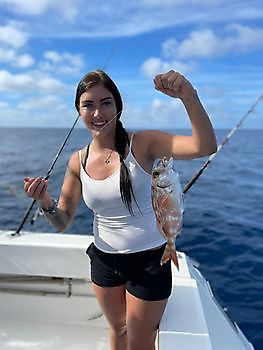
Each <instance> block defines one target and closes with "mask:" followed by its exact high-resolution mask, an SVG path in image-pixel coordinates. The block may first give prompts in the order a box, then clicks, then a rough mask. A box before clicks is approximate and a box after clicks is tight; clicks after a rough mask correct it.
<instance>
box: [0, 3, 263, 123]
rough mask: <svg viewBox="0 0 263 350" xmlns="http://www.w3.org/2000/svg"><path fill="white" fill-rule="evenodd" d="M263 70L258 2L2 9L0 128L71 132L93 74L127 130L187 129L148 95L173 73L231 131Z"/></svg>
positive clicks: (180, 112)
mask: <svg viewBox="0 0 263 350" xmlns="http://www.w3.org/2000/svg"><path fill="white" fill-rule="evenodd" d="M262 64H263V2H262V0H255V1H253V0H251V1H250V0H245V1H243V0H237V1H236V0H161V1H160V0H136V1H126V0H119V1H117V0H111V1H101V0H92V1H91V0H56V1H54V0H37V1H36V0H0V127H70V126H71V125H72V124H73V122H74V120H75V118H76V116H77V112H76V110H75V109H74V99H75V91H76V86H77V84H78V82H79V80H80V79H81V77H82V76H83V75H84V74H85V73H86V72H88V71H91V70H94V69H98V68H99V69H104V70H105V71H106V72H107V73H108V74H109V75H110V76H111V77H112V79H113V80H114V81H115V83H116V84H117V86H118V87H119V89H120V91H121V94H122V97H123V101H124V111H123V115H122V120H123V123H124V125H125V127H127V128H141V129H149V128H151V129H153V128H154V129H177V128H179V129H180V128H186V129H187V128H189V127H190V123H189V120H188V117H187V115H186V112H185V110H184V108H183V104H182V102H181V101H180V100H178V99H173V98H171V97H168V96H165V95H163V94H161V93H160V92H158V91H156V90H155V89H154V87H153V78H154V76H155V75H156V74H159V73H164V72H167V71H168V70H170V69H174V70H176V71H179V72H180V73H181V74H183V75H184V76H185V77H186V78H187V79H188V80H190V82H191V83H192V84H193V86H194V87H195V88H196V89H197V91H198V94H199V97H200V99H201V101H202V103H203V105H204V106H205V108H206V110H207V112H208V114H209V116H210V118H211V121H212V123H213V126H214V127H215V129H220V128H226V129H230V128H232V127H233V126H234V125H235V124H236V123H238V121H239V120H240V119H241V118H242V116H244V115H245V113H246V112H247V111H248V110H249V109H250V108H251V106H252V105H253V103H255V102H256V101H257V100H258V99H259V98H260V96H262V94H263V88H262V86H263V84H262V83H263V70H262ZM262 112H263V100H262V99H261V100H260V102H259V103H258V105H257V106H256V109H255V113H251V115H249V117H248V118H247V119H246V120H245V122H244V124H243V128H252V129H262V128H263V113H262ZM79 126H81V122H80V124H79Z"/></svg>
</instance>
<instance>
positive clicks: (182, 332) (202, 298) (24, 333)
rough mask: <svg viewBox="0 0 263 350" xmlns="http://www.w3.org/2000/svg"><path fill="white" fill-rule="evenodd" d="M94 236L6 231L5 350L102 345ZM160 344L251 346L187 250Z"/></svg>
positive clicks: (2, 276) (193, 349)
mask: <svg viewBox="0 0 263 350" xmlns="http://www.w3.org/2000/svg"><path fill="white" fill-rule="evenodd" d="M91 241H92V237H90V236H76V235H74V236H70V235H61V234H57V235H56V234H35V233H23V234H22V235H21V236H18V237H15V238H14V237H11V236H10V233H8V232H1V231H0V349H1V350H16V349H17V350H23V349H26V350H60V349H61V350H62V349H63V350H82V349H85V350H87V349H88V350H89V349H90V350H104V349H109V342H108V329H107V324H106V321H105V319H104V316H103V315H102V314H101V311H100V308H99V306H98V304H97V300H96V298H95V296H94V293H93V290H92V286H91V281H90V279H89V274H90V270H89V269H90V264H89V258H88V257H87V255H86V253H85V251H86V248H87V247H88V245H89V244H90V242H91ZM178 258H179V265H180V270H179V272H178V271H177V270H176V268H175V267H174V266H173V269H172V272H173V290H172V295H171V297H170V298H169V301H168V304H167V307H166V310H165V312H164V315H163V317H162V320H161V323H160V328H159V332H158V338H157V340H156V345H157V346H156V349H158V350H173V349H175V348H176V349H178V350H179V349H189V350H223V349H224V350H245V349H247V350H251V349H253V347H252V345H251V344H250V343H249V342H248V341H247V339H246V338H245V336H244V335H243V333H242V332H241V331H240V330H239V328H238V327H237V325H236V324H234V323H233V322H232V321H230V320H229V318H228V317H227V316H226V315H225V313H224V312H223V310H222V308H221V307H220V306H219V305H218V303H217V302H216V300H215V299H214V297H213V294H212V293H211V291H210V289H209V286H208V285H207V282H206V280H205V279H204V278H203V276H202V275H201V273H200V272H199V270H197V269H195V268H194V266H193V264H192V263H191V261H190V260H189V258H187V256H186V255H185V254H184V253H181V252H179V253H178Z"/></svg>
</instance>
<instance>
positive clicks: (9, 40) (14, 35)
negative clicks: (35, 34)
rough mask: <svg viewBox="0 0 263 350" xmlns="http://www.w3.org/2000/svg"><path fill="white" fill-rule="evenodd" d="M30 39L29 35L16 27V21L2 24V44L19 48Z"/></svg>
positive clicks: (0, 39)
mask: <svg viewBox="0 0 263 350" xmlns="http://www.w3.org/2000/svg"><path fill="white" fill-rule="evenodd" d="M27 41H28V35H27V34H26V33H25V32H24V31H22V30H19V29H17V28H16V27H15V23H13V24H8V25H6V26H0V44H1V43H2V44H4V45H7V46H9V47H13V48H15V49H18V48H20V47H22V46H24V45H25V44H26V43H27Z"/></svg>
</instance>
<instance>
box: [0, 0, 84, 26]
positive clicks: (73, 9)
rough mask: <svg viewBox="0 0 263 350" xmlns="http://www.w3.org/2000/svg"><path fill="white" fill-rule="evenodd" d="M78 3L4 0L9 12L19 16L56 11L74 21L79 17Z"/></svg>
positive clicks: (59, 0) (67, 0) (61, 0)
mask: <svg viewBox="0 0 263 350" xmlns="http://www.w3.org/2000/svg"><path fill="white" fill-rule="evenodd" d="M77 3H78V1H76V0H75V1H74V2H72V1H70V0H56V1H54V0H37V1H36V0H26V1H25V0H2V4H4V5H6V6H7V8H8V9H9V11H12V12H14V13H17V14H19V15H27V16H28V15H29V16H39V15H42V14H45V13H47V12H48V11H55V12H57V13H59V14H61V15H62V16H63V18H64V19H67V20H68V21H72V20H73V19H75V17H76V15H77V12H78V11H77Z"/></svg>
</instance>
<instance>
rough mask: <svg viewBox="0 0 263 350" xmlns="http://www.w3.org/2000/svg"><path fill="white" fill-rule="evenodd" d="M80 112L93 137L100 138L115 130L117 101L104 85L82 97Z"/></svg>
mask: <svg viewBox="0 0 263 350" xmlns="http://www.w3.org/2000/svg"><path fill="white" fill-rule="evenodd" d="M79 112H80V116H81V118H82V119H83V122H84V123H85V125H86V127H87V128H88V129H89V131H90V132H91V133H92V134H93V135H96V136H98V135H99V134H101V133H103V134H105V133H108V132H109V131H110V130H115V127H116V118H114V117H115V116H116V114H117V109H116V104H115V100H114V97H113V95H112V93H111V92H110V91H109V90H108V89H107V88H105V87H104V86H103V85H102V84H97V85H94V86H92V87H90V88H88V90H87V91H85V92H84V93H83V94H82V95H81V96H80V103H79ZM111 121H112V122H111Z"/></svg>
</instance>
